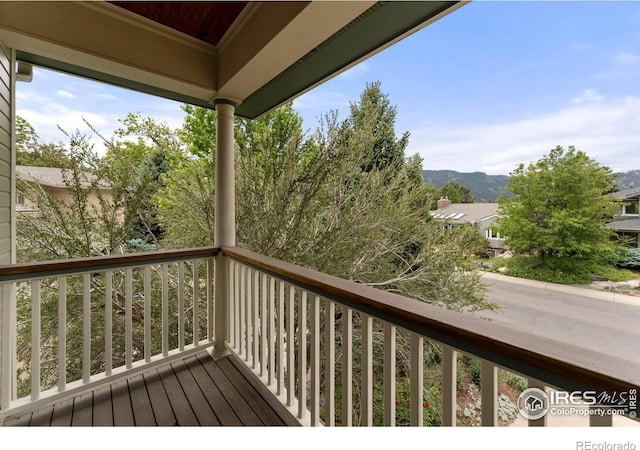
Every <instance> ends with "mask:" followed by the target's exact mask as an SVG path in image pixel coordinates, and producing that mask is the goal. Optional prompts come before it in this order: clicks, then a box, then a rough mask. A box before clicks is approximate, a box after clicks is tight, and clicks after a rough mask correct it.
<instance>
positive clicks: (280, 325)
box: [276, 280, 286, 395]
mask: <svg viewBox="0 0 640 450" xmlns="http://www.w3.org/2000/svg"><path fill="white" fill-rule="evenodd" d="M277 309H278V311H277V313H276V314H277V317H276V322H277V323H276V327H277V330H278V331H277V332H276V335H277V342H278V345H277V352H278V356H277V360H278V362H277V364H278V368H277V372H276V378H277V380H278V382H277V387H276V393H277V395H282V391H283V389H284V359H285V354H286V353H285V348H284V282H283V281H281V280H278V297H277Z"/></svg>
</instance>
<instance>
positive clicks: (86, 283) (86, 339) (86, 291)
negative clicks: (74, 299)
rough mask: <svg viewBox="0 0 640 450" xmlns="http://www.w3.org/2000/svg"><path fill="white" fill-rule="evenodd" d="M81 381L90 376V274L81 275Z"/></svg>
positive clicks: (86, 380)
mask: <svg viewBox="0 0 640 450" xmlns="http://www.w3.org/2000/svg"><path fill="white" fill-rule="evenodd" d="M82 287H83V289H82V349H83V351H82V381H83V383H88V382H89V381H90V378H91V274H89V273H85V274H84V275H83V276H82Z"/></svg>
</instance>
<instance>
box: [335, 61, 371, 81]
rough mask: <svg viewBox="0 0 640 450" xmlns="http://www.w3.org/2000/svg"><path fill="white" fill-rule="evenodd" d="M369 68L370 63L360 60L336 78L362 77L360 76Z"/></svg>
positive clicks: (350, 78) (352, 78)
mask: <svg viewBox="0 0 640 450" xmlns="http://www.w3.org/2000/svg"><path fill="white" fill-rule="evenodd" d="M369 70H371V64H370V63H369V62H367V61H362V62H361V63H359V64H357V65H355V66H353V67H351V68H350V69H349V70H346V71H344V72H342V73H341V74H340V75H338V76H337V78H339V79H342V80H349V81H351V80H357V79H359V78H362V76H363V75H364V74H366V73H368V72H369Z"/></svg>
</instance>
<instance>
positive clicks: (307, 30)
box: [217, 1, 376, 101]
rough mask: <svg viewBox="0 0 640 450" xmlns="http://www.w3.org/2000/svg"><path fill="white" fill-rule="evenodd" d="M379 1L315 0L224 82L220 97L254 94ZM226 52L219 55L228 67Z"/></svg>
mask: <svg viewBox="0 0 640 450" xmlns="http://www.w3.org/2000/svg"><path fill="white" fill-rule="evenodd" d="M375 3H376V2H373V1H344V2H343V1H340V2H333V1H315V2H311V3H310V4H309V5H308V6H307V7H306V8H305V9H304V10H302V11H301V13H300V14H299V15H298V16H296V17H295V19H293V20H292V21H291V22H290V23H289V24H288V25H287V26H286V27H285V28H284V29H283V30H282V31H281V32H280V33H279V34H278V35H277V36H275V37H274V39H272V40H271V41H270V42H269V43H268V44H267V45H266V46H265V47H264V48H262V49H261V50H260V51H259V52H258V53H257V54H256V55H254V56H253V58H251V59H250V60H249V61H248V62H247V63H246V64H245V65H244V66H243V67H242V68H241V69H240V70H238V71H237V72H236V73H235V74H233V76H231V77H230V78H229V79H228V80H227V81H222V80H221V83H224V84H221V85H220V86H219V89H218V94H217V95H218V96H219V97H220V98H226V99H230V100H236V101H239V100H240V99H244V98H246V97H248V96H249V95H251V94H252V93H253V92H255V91H257V90H258V89H259V88H261V87H262V86H264V85H265V84H266V83H268V82H269V81H271V80H272V79H273V78H275V77H276V76H277V75H279V74H280V73H282V72H283V71H284V70H286V69H287V68H288V67H290V66H291V65H292V64H294V63H295V62H296V61H298V60H299V59H300V58H302V57H303V56H305V55H306V54H307V53H309V52H310V51H312V50H313V49H314V48H316V47H317V46H318V45H320V44H322V43H323V42H324V41H325V40H326V39H327V38H329V37H330V36H332V35H333V34H335V33H336V32H338V31H339V30H341V29H342V28H343V27H344V26H346V25H347V24H349V23H350V22H351V21H352V20H354V19H355V18H357V17H358V16H360V15H361V14H362V13H363V12H365V11H366V10H367V9H369V8H370V7H371V6H372V5H373V4H375ZM225 59H226V55H225V52H221V53H220V54H219V61H218V62H219V65H220V67H224V65H225Z"/></svg>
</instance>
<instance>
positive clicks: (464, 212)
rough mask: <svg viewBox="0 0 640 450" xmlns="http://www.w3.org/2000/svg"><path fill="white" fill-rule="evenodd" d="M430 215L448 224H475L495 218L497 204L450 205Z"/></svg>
mask: <svg viewBox="0 0 640 450" xmlns="http://www.w3.org/2000/svg"><path fill="white" fill-rule="evenodd" d="M431 215H432V216H433V217H434V218H436V219H440V220H446V221H447V222H450V223H477V222H482V221H483V220H487V219H490V218H492V217H497V216H498V203H451V204H449V205H447V206H445V207H443V208H440V209H437V210H435V211H431Z"/></svg>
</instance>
